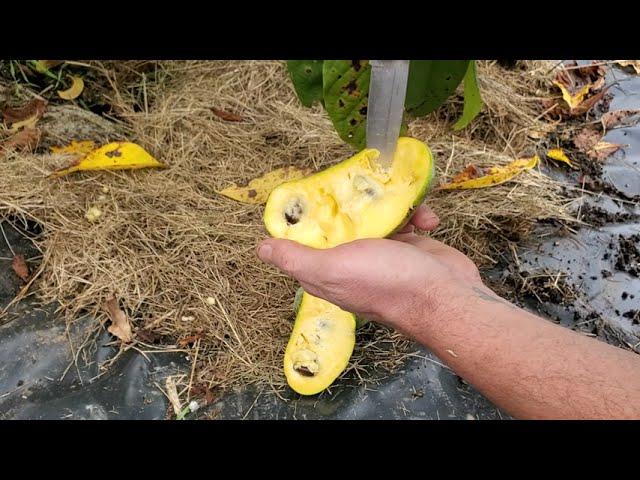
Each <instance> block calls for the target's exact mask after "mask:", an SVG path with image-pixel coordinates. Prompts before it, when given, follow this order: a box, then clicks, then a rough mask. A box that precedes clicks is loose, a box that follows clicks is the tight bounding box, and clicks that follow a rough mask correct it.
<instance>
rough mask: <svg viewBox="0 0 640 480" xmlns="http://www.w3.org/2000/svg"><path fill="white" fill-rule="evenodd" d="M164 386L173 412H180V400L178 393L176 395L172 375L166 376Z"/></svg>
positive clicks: (177, 413)
mask: <svg viewBox="0 0 640 480" xmlns="http://www.w3.org/2000/svg"><path fill="white" fill-rule="evenodd" d="M164 386H165V388H166V389H167V397H169V402H171V406H172V407H173V413H175V414H176V415H180V412H182V403H181V402H180V395H178V388H177V387H176V382H175V381H174V380H173V377H167V379H166V380H165V382H164Z"/></svg>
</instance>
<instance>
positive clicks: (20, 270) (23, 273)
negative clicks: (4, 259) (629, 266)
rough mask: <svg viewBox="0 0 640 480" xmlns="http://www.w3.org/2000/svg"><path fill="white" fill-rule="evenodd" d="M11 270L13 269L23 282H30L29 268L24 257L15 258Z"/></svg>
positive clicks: (17, 256)
mask: <svg viewBox="0 0 640 480" xmlns="http://www.w3.org/2000/svg"><path fill="white" fill-rule="evenodd" d="M11 268H13V271H14V272H15V273H16V275H18V277H20V279H21V280H22V281H23V282H25V283H26V282H28V281H29V266H28V265H27V262H26V261H25V260H24V255H16V256H14V257H13V260H11Z"/></svg>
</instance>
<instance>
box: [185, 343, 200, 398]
mask: <svg viewBox="0 0 640 480" xmlns="http://www.w3.org/2000/svg"><path fill="white" fill-rule="evenodd" d="M200 341H201V339H200V338H199V339H198V342H197V345H196V353H195V354H194V355H193V363H192V364H191V375H190V376H189V386H188V387H187V402H189V400H191V385H192V384H193V374H194V373H195V371H196V362H197V361H198V352H199V351H200Z"/></svg>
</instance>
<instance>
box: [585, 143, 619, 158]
mask: <svg viewBox="0 0 640 480" xmlns="http://www.w3.org/2000/svg"><path fill="white" fill-rule="evenodd" d="M625 146H626V145H622V144H620V143H609V142H605V141H604V140H601V141H599V142H598V143H596V144H595V145H594V146H593V148H591V150H589V151H587V155H588V156H589V157H591V158H592V159H594V160H600V161H602V160H604V159H605V158H607V157H608V156H609V155H612V154H614V153H615V152H617V151H618V150H620V149H621V148H622V147H625Z"/></svg>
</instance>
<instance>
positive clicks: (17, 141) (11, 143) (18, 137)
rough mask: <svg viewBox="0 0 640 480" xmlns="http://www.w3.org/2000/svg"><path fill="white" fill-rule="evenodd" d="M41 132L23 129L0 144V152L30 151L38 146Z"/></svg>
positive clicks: (33, 129) (35, 129)
mask: <svg viewBox="0 0 640 480" xmlns="http://www.w3.org/2000/svg"><path fill="white" fill-rule="evenodd" d="M40 135H41V132H40V130H39V129H37V128H25V129H24V130H21V131H19V132H18V133H16V134H15V135H14V136H12V137H10V138H8V139H7V140H5V141H4V142H3V143H2V144H0V152H3V153H4V152H7V151H10V150H20V151H31V150H33V149H34V148H36V146H37V145H38V142H39V141H40Z"/></svg>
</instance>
